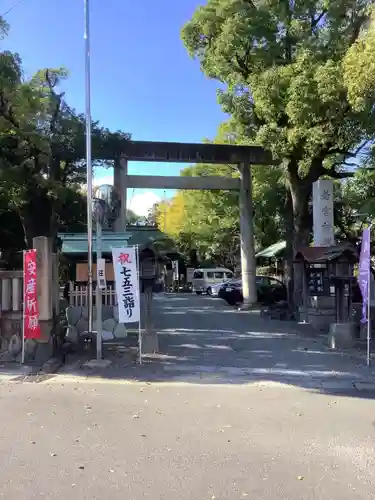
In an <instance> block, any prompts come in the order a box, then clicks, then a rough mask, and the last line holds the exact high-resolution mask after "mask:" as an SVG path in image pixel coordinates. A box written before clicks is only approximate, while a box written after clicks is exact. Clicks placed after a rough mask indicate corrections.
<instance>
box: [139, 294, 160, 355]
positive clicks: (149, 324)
mask: <svg viewBox="0 0 375 500" xmlns="http://www.w3.org/2000/svg"><path fill="white" fill-rule="evenodd" d="M143 295H144V305H143V310H144V315H143V322H144V324H143V325H142V326H143V328H142V330H143V332H142V353H143V354H154V353H156V352H159V339H158V334H157V332H156V331H155V329H154V325H153V318H152V286H147V287H146V288H145V291H144V294H143Z"/></svg>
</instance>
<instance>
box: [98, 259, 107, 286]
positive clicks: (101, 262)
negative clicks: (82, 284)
mask: <svg viewBox="0 0 375 500" xmlns="http://www.w3.org/2000/svg"><path fill="white" fill-rule="evenodd" d="M97 283H98V287H99V288H100V289H101V290H105V289H106V288H107V281H106V278H105V259H98V262H97Z"/></svg>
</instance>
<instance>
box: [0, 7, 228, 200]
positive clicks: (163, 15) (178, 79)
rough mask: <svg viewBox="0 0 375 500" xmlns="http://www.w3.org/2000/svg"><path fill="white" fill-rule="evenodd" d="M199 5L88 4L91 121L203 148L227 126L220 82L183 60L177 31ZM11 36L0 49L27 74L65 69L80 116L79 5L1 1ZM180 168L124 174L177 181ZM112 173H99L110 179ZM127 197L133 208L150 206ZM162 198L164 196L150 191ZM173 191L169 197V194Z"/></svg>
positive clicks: (144, 167)
mask: <svg viewBox="0 0 375 500" xmlns="http://www.w3.org/2000/svg"><path fill="white" fill-rule="evenodd" d="M201 3H204V2H203V0H201V1H199V0H179V1H176V0H158V1H157V2H154V1H152V0H138V2H134V1H130V0H106V1H103V0H91V9H90V11H91V92H92V116H93V118H94V119H98V120H100V122H101V124H102V125H103V126H106V127H108V128H111V129H114V130H116V129H121V130H124V131H126V132H130V133H131V134H132V136H133V139H135V140H154V141H181V142H201V141H202V139H203V138H205V137H209V138H213V137H214V136H215V134H216V131H217V127H218V125H219V124H220V123H221V122H222V121H223V120H224V118H225V117H224V114H223V113H222V112H221V110H220V107H219V105H218V104H217V101H216V88H217V87H218V84H217V82H214V81H210V80H208V79H206V78H205V77H204V76H203V75H202V73H201V72H200V69H199V65H198V63H197V62H196V61H193V60H191V59H190V57H189V56H188V54H187V52H186V50H185V49H184V47H183V45H182V42H181V40H180V29H181V27H182V26H183V24H184V23H185V22H186V21H188V20H189V19H190V18H191V16H192V14H193V12H194V10H195V9H196V7H197V6H198V5H200V4H201ZM12 6H14V8H13V9H12V10H11V11H10V12H9V13H8V14H7V15H6V20H7V21H8V22H9V23H10V25H11V32H10V35H9V37H7V38H6V39H5V40H4V41H3V42H2V47H3V48H5V49H9V50H12V51H16V52H18V53H19V54H20V56H21V57H22V60H23V67H24V69H25V72H26V74H32V73H33V72H35V71H36V70H38V69H41V68H45V67H60V66H64V67H66V68H68V69H69V71H70V78H69V80H68V81H67V82H66V83H65V84H64V90H65V91H66V97H67V100H68V102H69V104H70V105H71V106H73V107H75V108H76V109H77V110H79V111H84V105H85V104H84V103H85V101H84V42H83V28H84V14H83V0H21V1H18V0H5V1H4V0H3V1H2V2H1V10H0V14H4V13H5V12H6V11H7V10H8V9H9V8H11V7H12ZM181 168H183V165H181V164H177V165H176V164H171V163H170V164H158V163H130V164H129V173H130V174H140V175H152V174H153V175H178V173H179V170H180V169H181ZM111 176H112V172H110V171H108V170H106V171H104V172H98V173H97V177H98V181H102V180H104V181H107V180H108V177H111ZM141 194H142V191H141V190H136V191H135V193H131V192H129V193H128V199H132V200H133V208H138V209H139V207H144V206H145V203H146V202H148V203H150V202H151V201H152V195H151V194H150V193H147V194H146V196H145V195H144V193H143V196H140V195H141ZM154 194H157V195H159V196H161V197H162V196H163V193H162V192H160V191H159V192H155V193H154ZM170 194H171V193H167V195H170Z"/></svg>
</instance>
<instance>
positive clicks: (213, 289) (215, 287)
mask: <svg viewBox="0 0 375 500" xmlns="http://www.w3.org/2000/svg"><path fill="white" fill-rule="evenodd" d="M231 281H233V278H232V279H227V280H225V281H222V282H221V283H217V284H216V285H212V286H211V287H210V289H209V291H208V295H211V297H218V296H219V292H220V289H221V287H222V286H223V285H226V284H228V283H230V282H231Z"/></svg>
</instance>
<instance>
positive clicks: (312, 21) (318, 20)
mask: <svg viewBox="0 0 375 500" xmlns="http://www.w3.org/2000/svg"><path fill="white" fill-rule="evenodd" d="M326 14H327V9H323V10H322V12H321V13H320V14H319V15H318V17H316V18H315V19H314V18H312V19H311V31H314V29H315V28H316V27H317V25H318V24H319V22H320V21H321V20H322V19H323V17H324V16H325V15H326Z"/></svg>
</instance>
